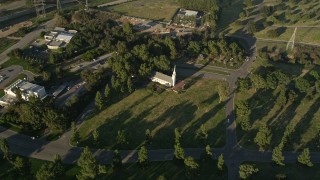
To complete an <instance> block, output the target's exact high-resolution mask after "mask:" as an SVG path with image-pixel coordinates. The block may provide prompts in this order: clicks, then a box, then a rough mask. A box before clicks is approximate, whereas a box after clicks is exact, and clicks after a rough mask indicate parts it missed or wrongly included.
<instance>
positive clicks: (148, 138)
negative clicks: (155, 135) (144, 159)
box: [145, 129, 152, 144]
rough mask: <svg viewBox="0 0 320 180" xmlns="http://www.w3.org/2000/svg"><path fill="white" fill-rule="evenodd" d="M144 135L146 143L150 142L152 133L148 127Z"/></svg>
mask: <svg viewBox="0 0 320 180" xmlns="http://www.w3.org/2000/svg"><path fill="white" fill-rule="evenodd" d="M145 135H146V142H147V143H148V144H150V142H151V141H152V133H151V131H150V129H147V130H146V133H145Z"/></svg>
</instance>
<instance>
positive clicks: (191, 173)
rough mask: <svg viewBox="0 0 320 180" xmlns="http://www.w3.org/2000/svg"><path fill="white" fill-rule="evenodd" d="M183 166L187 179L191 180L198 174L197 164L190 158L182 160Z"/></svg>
mask: <svg viewBox="0 0 320 180" xmlns="http://www.w3.org/2000/svg"><path fill="white" fill-rule="evenodd" d="M184 166H185V168H186V176H187V178H188V179H193V178H195V176H196V175H197V174H198V171H199V164H198V163H197V162H196V161H195V160H194V159H193V158H192V157H186V158H185V159H184Z"/></svg>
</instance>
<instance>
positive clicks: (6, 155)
mask: <svg viewBox="0 0 320 180" xmlns="http://www.w3.org/2000/svg"><path fill="white" fill-rule="evenodd" d="M0 149H1V151H2V153H3V159H6V160H8V161H9V160H10V158H11V153H10V148H9V145H8V142H7V140H6V139H0Z"/></svg>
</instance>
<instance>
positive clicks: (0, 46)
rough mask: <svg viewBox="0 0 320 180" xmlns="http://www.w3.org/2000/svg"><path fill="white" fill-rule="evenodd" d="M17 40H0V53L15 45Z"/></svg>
mask: <svg viewBox="0 0 320 180" xmlns="http://www.w3.org/2000/svg"><path fill="white" fill-rule="evenodd" d="M17 42H18V40H13V39H8V38H0V53H2V52H4V51H5V50H7V49H8V48H9V47H11V46H12V45H14V44H15V43H17Z"/></svg>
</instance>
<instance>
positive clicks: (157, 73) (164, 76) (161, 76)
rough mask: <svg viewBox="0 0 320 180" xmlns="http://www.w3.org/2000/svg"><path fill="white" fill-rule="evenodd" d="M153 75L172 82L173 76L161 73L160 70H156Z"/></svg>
mask: <svg viewBox="0 0 320 180" xmlns="http://www.w3.org/2000/svg"><path fill="white" fill-rule="evenodd" d="M153 77H154V78H158V79H161V80H163V81H166V82H169V83H172V78H171V76H168V75H165V74H162V73H160V72H155V73H154V76H153Z"/></svg>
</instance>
